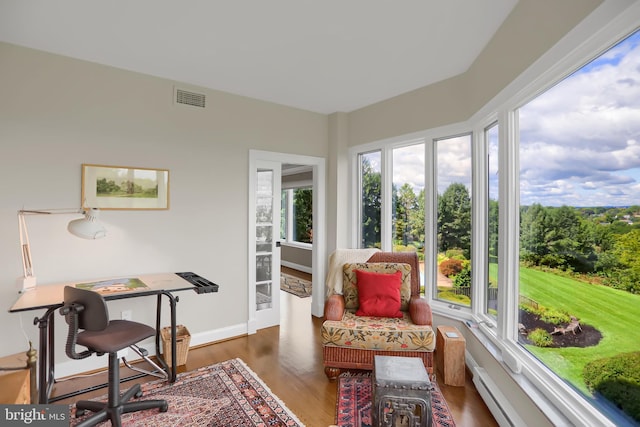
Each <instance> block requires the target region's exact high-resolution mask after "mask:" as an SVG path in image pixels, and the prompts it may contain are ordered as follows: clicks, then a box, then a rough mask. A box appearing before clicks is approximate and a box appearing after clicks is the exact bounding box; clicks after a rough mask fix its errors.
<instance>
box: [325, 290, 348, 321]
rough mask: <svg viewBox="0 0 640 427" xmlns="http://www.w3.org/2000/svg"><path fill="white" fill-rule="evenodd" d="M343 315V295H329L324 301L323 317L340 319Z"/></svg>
mask: <svg viewBox="0 0 640 427" xmlns="http://www.w3.org/2000/svg"><path fill="white" fill-rule="evenodd" d="M343 315H344V297H343V296H342V295H338V294H334V295H331V296H330V297H329V298H328V299H327V301H326V302H325V303H324V317H325V319H326V320H342V316H343Z"/></svg>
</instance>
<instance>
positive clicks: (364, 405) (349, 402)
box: [336, 374, 456, 427]
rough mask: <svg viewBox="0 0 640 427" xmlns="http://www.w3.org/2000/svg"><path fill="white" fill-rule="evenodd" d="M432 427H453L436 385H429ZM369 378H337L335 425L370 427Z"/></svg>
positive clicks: (357, 376) (453, 424)
mask: <svg viewBox="0 0 640 427" xmlns="http://www.w3.org/2000/svg"><path fill="white" fill-rule="evenodd" d="M431 384H432V385H433V390H432V391H431V411H432V413H433V424H432V425H433V427H455V425H456V424H455V422H454V421H453V417H452V416H451V411H450V410H449V406H448V405H447V402H446V401H445V400H444V397H442V393H441V392H440V389H439V388H438V384H436V383H435V382H432V383H431ZM372 400H373V399H372V396H371V376H370V375H369V374H364V375H360V374H356V375H348V376H340V377H338V402H337V414H336V423H337V425H338V427H365V426H371V403H372Z"/></svg>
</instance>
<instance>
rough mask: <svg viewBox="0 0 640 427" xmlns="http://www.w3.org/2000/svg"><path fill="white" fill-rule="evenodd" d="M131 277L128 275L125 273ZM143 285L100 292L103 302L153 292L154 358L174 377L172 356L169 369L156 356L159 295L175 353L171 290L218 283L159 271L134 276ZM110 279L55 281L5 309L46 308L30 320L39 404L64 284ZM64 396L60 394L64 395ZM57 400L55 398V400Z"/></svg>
mask: <svg viewBox="0 0 640 427" xmlns="http://www.w3.org/2000/svg"><path fill="white" fill-rule="evenodd" d="M128 277H131V276H128ZM135 277H136V278H138V279H140V280H141V281H142V282H144V284H145V285H147V287H146V288H141V289H135V290H131V291H124V292H117V293H113V294H108V295H104V299H105V300H107V301H111V300H117V299H125V298H136V297H142V296H149V295H156V296H157V304H156V357H157V358H158V360H159V361H160V363H161V364H162V366H163V367H164V368H165V369H166V370H167V373H168V374H169V381H171V382H174V381H175V380H176V358H175V357H173V358H171V359H172V360H171V368H170V369H169V367H168V366H167V364H166V362H165V361H164V359H163V358H162V357H161V356H160V317H161V316H160V315H161V306H162V305H161V301H162V296H163V295H164V296H166V297H167V298H168V300H169V306H170V310H171V332H172V335H171V336H172V340H171V354H176V340H175V337H176V303H177V302H178V298H177V297H175V296H174V295H173V292H178V291H187V290H193V291H195V292H197V293H209V292H217V291H218V285H216V284H215V283H211V282H209V281H208V280H206V279H203V278H202V277H200V276H197V275H195V274H194V273H160V274H150V275H142V276H135ZM109 279H114V278H113V277H111V278H106V279H97V280H78V281H75V282H67V283H57V284H53V285H42V286H40V285H39V286H37V287H36V288H35V289H32V290H29V291H27V292H25V293H23V294H21V295H20V297H19V298H18V300H17V301H16V302H15V304H13V306H12V307H11V308H10V309H9V312H11V313H17V312H22V311H33V310H46V311H45V314H44V315H43V316H42V317H36V318H35V319H34V321H33V323H34V325H38V327H39V328H40V346H39V348H38V351H39V352H40V355H39V361H38V363H39V366H38V367H39V369H38V393H39V395H38V396H39V403H41V404H44V403H48V402H49V395H50V393H51V387H52V386H53V384H54V382H55V374H54V367H55V361H54V353H55V351H54V350H55V341H54V336H55V334H54V314H55V312H56V311H57V310H58V309H59V308H60V307H62V305H63V300H64V287H65V286H74V285H76V284H79V283H88V282H96V281H101V280H109ZM67 396H68V395H65V396H64V397H67ZM56 400H57V399H56Z"/></svg>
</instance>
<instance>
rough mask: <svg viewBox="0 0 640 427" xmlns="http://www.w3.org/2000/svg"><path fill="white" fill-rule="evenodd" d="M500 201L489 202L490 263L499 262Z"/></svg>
mask: <svg viewBox="0 0 640 427" xmlns="http://www.w3.org/2000/svg"><path fill="white" fill-rule="evenodd" d="M498 210H499V209H498V201H497V200H489V222H488V225H489V236H488V237H489V262H492V263H497V262H498Z"/></svg>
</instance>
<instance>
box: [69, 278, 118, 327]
mask: <svg viewBox="0 0 640 427" xmlns="http://www.w3.org/2000/svg"><path fill="white" fill-rule="evenodd" d="M64 304H65V305H71V304H79V305H81V306H82V307H84V309H83V310H81V311H80V312H79V313H78V328H79V329H84V330H87V331H101V330H103V329H105V328H106V327H107V326H108V325H109V310H108V308H107V303H106V302H105V300H104V298H102V295H100V294H99V293H98V292H94V291H90V290H87V289H80V288H76V287H74V286H65V288H64ZM67 323H68V321H67Z"/></svg>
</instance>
